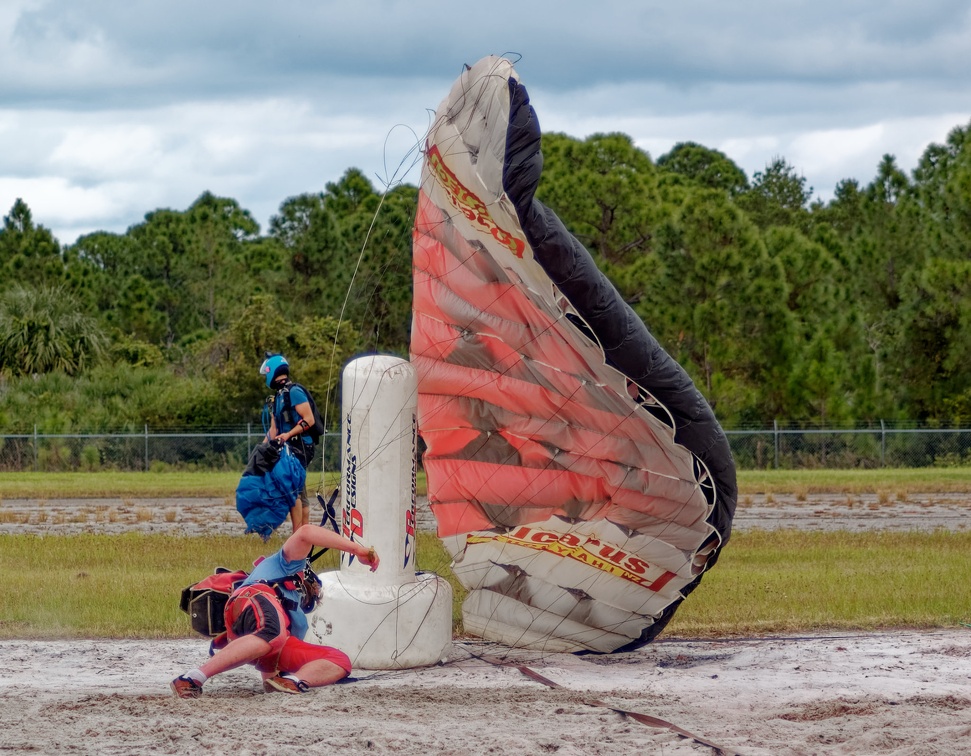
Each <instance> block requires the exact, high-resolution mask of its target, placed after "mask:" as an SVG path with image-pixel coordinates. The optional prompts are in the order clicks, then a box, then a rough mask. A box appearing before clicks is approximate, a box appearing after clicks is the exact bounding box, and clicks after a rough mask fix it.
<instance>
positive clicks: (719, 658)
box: [0, 495, 971, 756]
mask: <svg viewBox="0 0 971 756" xmlns="http://www.w3.org/2000/svg"><path fill="white" fill-rule="evenodd" d="M421 522H422V523H423V524H424V526H425V527H429V528H430V527H431V520H430V519H429V517H428V515H427V512H425V511H424V508H423V516H422V519H421ZM969 525H971V501H969V497H967V496H962V495H954V496H945V495H933V496H927V497H909V498H908V499H907V500H905V501H900V500H894V501H879V500H877V499H873V500H868V499H867V498H866V497H861V496H856V497H847V496H845V495H843V496H835V497H814V498H810V499H805V500H797V499H793V498H786V497H775V498H774V499H770V500H766V499H765V497H760V498H757V497H751V498H750V499H747V500H743V501H742V502H740V506H739V513H738V516H737V518H736V527H737V529H739V530H743V529H746V528H752V527H764V528H770V527H799V528H803V529H822V528H825V529H831V528H843V529H848V530H864V529H896V530H914V529H917V530H927V529H935V528H947V529H951V530H959V529H964V528H967V527H969ZM133 529H137V530H145V531H152V532H167V531H171V532H183V533H193V534H202V533H210V532H225V533H241V532H242V521H241V519H239V517H238V515H237V514H236V512H235V509H234V508H233V504H232V502H231V500H229V499H226V500H222V499H212V500H180V501H145V500H139V501H134V502H133V501H120V500H104V501H92V500H86V501H81V500H77V501H58V502H55V501H45V502H38V501H27V500H24V501H12V500H6V501H3V502H0V532H19V533H24V532H37V533H51V532H77V531H82V530H83V531H98V532H121V531H124V530H133ZM969 572H971V570H969ZM969 616H971V607H969ZM205 651H206V642H205V641H204V640H203V639H186V640H176V641H63V642H61V641H59V642H49V641H47V642H38V641H0V668H2V670H3V674H2V676H0V752H13V753H20V752H29V753H40V754H54V753H58V754H60V753H74V754H131V753H139V754H141V753H159V754H163V753H164V754H181V753H196V752H207V753H216V754H223V753H226V754H229V753H232V754H240V755H242V754H277V753H283V752H285V753H296V754H302V753H321V752H331V751H338V752H342V753H402V754H413V753H414V754H417V753H420V754H432V753H434V754H438V753H448V754H538V753H557V754H688V753H699V754H711V753H718V752H719V750H720V751H721V752H724V753H740V754H752V755H756V754H771V755H773V756H774V755H776V754H854V755H857V754H858V755H865V754H912V755H917V754H971V628H968V627H963V626H961V627H958V628H955V629H948V630H940V631H923V632H917V631H900V632H894V633H867V634H860V635H856V634H847V635H813V636H808V637H782V638H745V639H725V640H720V641H696V640H691V639H679V638H665V637H664V636H662V638H661V639H660V640H659V641H657V642H655V643H654V644H652V645H651V646H648V647H646V648H643V649H640V650H638V651H636V652H632V653H628V654H614V655H610V656H592V655H587V656H574V655H569V654H537V653H532V652H523V651H513V650H510V649H506V648H504V647H501V646H497V645H495V644H489V643H485V642H481V641H460V640H459V641H456V642H455V643H454V644H453V647H452V650H451V653H450V655H449V658H448V660H447V661H446V662H445V663H444V664H441V665H438V666H435V667H430V668H424V669H413V670H399V671H379V672H369V671H367V670H355V671H354V673H353V675H354V678H355V681H353V682H350V683H347V684H342V685H337V686H333V687H330V688H323V689H319V690H315V691H313V692H311V693H309V694H307V695H304V696H300V697H296V696H284V695H281V694H273V695H266V694H264V693H263V692H262V688H261V686H260V683H259V679H258V675H257V674H256V673H255V672H254V671H253V670H251V669H241V670H236V671H234V672H231V673H227V674H225V675H222V676H220V677H219V678H217V679H215V680H213V681H211V682H209V683H207V685H206V694H205V696H203V698H201V699H198V700H195V701H181V700H178V699H175V698H174V697H173V696H172V695H171V694H170V693H169V690H168V682H169V680H171V679H172V677H174V676H175V675H176V674H178V673H180V672H183V671H184V670H186V669H188V668H191V667H192V666H195V665H196V664H198V663H199V662H201V661H202V660H203V659H204V657H205ZM528 672H534V673H537V674H538V675H540V676H542V678H544V679H546V680H547V681H549V682H551V683H553V684H555V685H556V686H557V687H549V686H548V685H546V684H543V682H542V681H538V680H537V679H536V678H535V677H531V676H529V675H528V674H527V673H528ZM625 712H626V713H625ZM645 717H646V719H645ZM658 720H660V721H658ZM665 723H666V724H665ZM668 725H670V726H668Z"/></svg>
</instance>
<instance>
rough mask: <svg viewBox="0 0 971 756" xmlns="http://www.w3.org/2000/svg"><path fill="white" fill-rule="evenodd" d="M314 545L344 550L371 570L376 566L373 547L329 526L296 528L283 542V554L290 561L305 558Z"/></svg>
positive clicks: (375, 554)
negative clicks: (356, 541) (349, 537)
mask: <svg viewBox="0 0 971 756" xmlns="http://www.w3.org/2000/svg"><path fill="white" fill-rule="evenodd" d="M314 546H319V547H320V548H325V549H337V550H338V551H346V552H347V553H348V554H353V555H354V556H356V557H357V558H358V559H360V560H361V561H362V562H363V563H364V564H366V565H369V566H370V567H371V572H374V571H375V570H376V569H377V568H378V562H379V561H380V559H379V558H378V555H377V552H376V551H375V550H374V549H373V548H368V547H367V546H365V545H363V544H360V543H355V542H354V541H352V540H350V539H348V538H344V536H341V535H338V534H337V533H335V532H334V531H333V530H330V529H329V528H325V527H321V526H320V525H304V526H303V527H301V528H298V529H297V530H296V532H294V534H293V535H292V536H290V537H289V538H288V539H287V540H286V542H285V543H284V544H283V556H284V558H285V559H287V560H288V561H291V562H295V561H296V560H298V559H306V558H307V556H308V555H309V554H310V551H311V550H312V549H313V547H314Z"/></svg>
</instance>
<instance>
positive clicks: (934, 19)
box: [0, 0, 971, 244]
mask: <svg viewBox="0 0 971 756" xmlns="http://www.w3.org/2000/svg"><path fill="white" fill-rule="evenodd" d="M488 54H497V55H502V54H508V55H509V56H510V57H513V58H514V59H518V60H519V62H518V63H517V64H516V70H517V71H518V72H519V75H520V77H521V79H522V81H523V83H524V84H525V85H526V87H527V89H528V90H529V93H530V97H531V99H532V102H533V105H534V107H535V108H536V111H537V114H538V116H539V119H540V123H541V125H542V127H543V129H544V131H562V132H565V133H567V134H570V135H571V136H575V137H578V138H583V137H586V136H589V135H590V134H592V133H596V132H608V131H621V132H624V133H627V134H629V135H630V136H631V137H633V139H634V140H635V142H636V143H637V145H638V146H640V147H641V148H643V149H645V150H646V151H647V152H648V153H650V155H651V156H652V157H653V158H655V159H656V158H657V157H659V156H660V155H662V154H664V153H665V152H666V151H667V150H669V149H670V148H671V147H672V146H673V145H674V144H676V143H677V142H681V141H695V142H699V143H701V144H703V145H705V146H707V147H711V148H714V149H718V150H721V151H723V152H724V153H726V154H727V155H728V156H729V157H730V158H731V159H732V160H734V161H735V162H736V163H737V164H738V165H739V166H740V167H741V168H742V169H743V170H745V172H746V173H747V174H748V176H749V177H750V178H751V177H752V175H753V174H754V173H755V172H756V171H759V170H761V169H763V168H764V167H765V165H766V163H767V162H769V161H770V160H772V159H773V158H774V157H777V156H781V157H783V158H785V159H786V160H787V161H788V162H789V163H790V164H792V165H793V166H794V167H795V168H796V169H797V170H798V171H799V172H800V173H802V174H803V175H804V176H805V177H806V180H807V184H808V185H809V186H812V187H813V188H814V190H815V194H816V196H818V197H821V198H822V199H829V198H830V197H831V196H832V192H833V188H834V186H835V185H836V183H837V182H838V181H840V180H841V179H845V178H855V179H857V180H859V181H860V182H861V183H862V184H866V183H869V181H870V180H872V178H873V177H874V175H875V173H876V167H877V164H878V163H879V161H880V158H881V157H882V156H883V155H884V154H886V153H890V154H892V155H895V156H896V158H897V162H898V165H899V166H900V167H901V168H902V169H904V170H905V171H908V172H909V171H910V170H911V169H913V167H914V166H915V165H916V163H917V159H918V158H919V156H920V155H921V153H922V152H923V151H924V149H925V148H926V147H927V146H928V145H929V144H931V143H934V142H937V143H940V142H943V141H944V140H945V138H946V137H947V134H948V132H949V131H950V130H951V129H952V128H954V127H955V126H964V125H967V124H968V122H969V120H971V3H968V2H967V0H920V1H919V2H918V1H917V0H815V1H814V2H794V1H793V0H764V1H760V0H737V1H736V2H725V0H682V2H679V3H676V2H672V1H671V0H665V1H664V2H658V1H656V0H598V2H591V0H545V2H533V1H531V0H516V1H514V2H509V1H507V0H499V1H498V2H496V1H493V2H482V3H457V2H448V1H447V0H400V1H394V2H392V1H390V0H385V1H370V0H343V1H342V2H329V1H327V0H289V1H285V2H284V1H281V2H268V0H260V1H259V2H255V1H253V0H231V1H230V0H202V1H200V0H192V1H191V2H190V1H189V0H124V1H121V0H119V1H118V2H107V1H106V0H2V3H0V213H2V214H3V215H6V214H8V213H9V210H10V207H11V206H12V205H13V203H14V201H15V199H16V198H17V197H21V198H23V199H24V201H26V202H27V204H28V205H29V206H30V208H31V210H32V211H33V214H34V221H35V222H36V223H39V224H42V225H44V226H46V227H48V228H50V229H51V230H52V231H53V232H54V234H55V236H57V238H58V239H59V240H60V241H61V242H62V243H65V244H68V243H73V242H74V241H75V239H76V238H77V237H78V235H80V234H83V233H87V232H90V231H96V230H105V231H116V232H124V231H125V229H127V228H128V227H129V226H131V225H132V224H135V223H138V222H140V221H141V220H142V219H143V218H144V215H145V213H147V212H150V211H152V210H155V209H157V208H160V207H169V208H173V209H176V210H184V209H185V208H186V207H188V206H189V205H190V204H191V203H192V202H193V200H195V198H196V197H198V196H199V195H200V194H201V193H202V192H203V191H206V190H209V191H212V192H214V193H216V194H218V195H220V196H227V197H232V198H234V199H236V200H238V201H239V202H240V204H241V205H242V206H243V207H244V208H246V209H248V210H250V211H251V212H252V213H253V215H254V217H255V218H256V220H257V221H258V222H259V223H260V226H261V228H262V229H263V230H264V231H265V230H266V227H267V223H268V221H269V219H270V217H271V216H272V215H273V214H274V213H275V212H276V211H277V210H278V208H279V206H280V203H281V202H283V201H284V200H285V199H286V198H287V197H291V196H293V195H297V194H301V193H303V192H317V191H322V190H323V189H324V186H325V184H326V183H327V182H329V181H336V180H338V179H339V178H340V177H341V176H342V175H343V173H344V172H345V171H346V169H347V168H349V167H356V168H360V169H361V170H363V171H364V172H365V174H366V175H367V176H368V177H369V178H370V179H371V180H372V182H373V183H374V184H375V186H376V187H378V188H380V187H381V185H382V183H384V182H388V181H394V180H400V179H402V178H403V179H405V180H407V181H410V182H412V183H417V180H418V177H417V172H416V170H415V169H412V170H411V171H410V172H404V173H403V170H405V169H407V167H408V166H410V165H411V163H412V161H413V160H414V159H415V152H414V150H413V149H412V148H413V147H414V146H415V145H416V144H417V143H418V142H419V141H420V139H421V135H422V134H423V133H424V131H425V129H426V128H427V126H428V124H429V112H430V111H431V112H433V111H434V109H435V108H436V107H437V105H438V103H439V102H440V101H441V99H442V98H443V97H444V96H445V95H446V94H447V92H448V90H449V88H450V86H451V83H452V81H453V80H454V79H455V77H456V76H458V74H459V72H460V70H461V67H462V64H464V63H470V64H471V63H474V62H475V61H476V60H478V59H479V58H481V57H482V56H484V55H488ZM409 151H410V152H409ZM400 166H404V167H405V168H404V169H402V168H401V167H400Z"/></svg>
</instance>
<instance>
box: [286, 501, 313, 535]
mask: <svg viewBox="0 0 971 756" xmlns="http://www.w3.org/2000/svg"><path fill="white" fill-rule="evenodd" d="M305 509H307V508H306V507H305V506H304V505H303V502H302V501H301V500H300V497H299V496H298V497H297V500H296V501H294V502H293V506H292V507H290V525H292V526H293V532H294V533H296V532H297V530H298V529H299V528H300V526H301V525H303V512H304V510H305ZM307 514H308V515H309V514H310V513H309V511H308V513H307Z"/></svg>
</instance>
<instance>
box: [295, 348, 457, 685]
mask: <svg viewBox="0 0 971 756" xmlns="http://www.w3.org/2000/svg"><path fill="white" fill-rule="evenodd" d="M416 383H417V379H416V375H415V370H414V368H413V367H412V366H411V365H410V364H409V363H408V361H407V360H402V359H400V358H398V357H390V356H385V355H371V356H367V357H360V358H358V359H356V360H353V361H352V362H350V363H349V364H348V365H347V367H345V368H344V373H343V376H342V385H343V388H342V394H341V406H342V417H341V439H342V442H343V460H342V465H341V467H342V470H341V485H342V492H341V493H342V496H341V504H342V513H341V517H340V520H341V530H342V535H344V536H345V537H347V538H350V539H351V540H352V541H355V542H358V543H363V544H365V545H367V546H373V547H374V548H375V549H376V550H377V552H378V554H379V556H380V557H381V565H380V567H379V568H378V569H377V570H376V571H375V572H371V570H370V568H369V567H368V566H367V565H365V564H362V563H361V562H360V560H358V559H357V558H356V557H354V556H353V555H351V554H347V553H342V554H341V564H340V569H339V570H338V571H332V572H325V573H322V574H321V575H320V579H321V582H322V584H323V585H322V587H321V601H320V604H319V606H318V607H317V609H316V610H315V611H314V612H313V613H312V614H311V616H310V630H309V633H308V636H313V637H314V638H315V639H316V641H317V642H318V643H322V644H324V645H328V646H335V647H337V648H339V649H341V650H342V651H344V652H345V653H346V654H347V655H348V656H349V657H350V659H351V663H352V664H353V665H354V666H355V667H360V668H364V669H408V668H411V667H422V666H428V665H431V664H437V663H438V662H440V661H442V659H444V658H445V656H446V655H447V654H448V650H449V648H451V644H452V586H451V585H449V583H448V581H447V580H445V579H444V578H441V577H439V576H438V575H435V574H431V573H421V572H418V571H417V569H416V562H415V559H416V555H417V551H416V545H417V544H416V542H415V538H416V535H417V532H416V527H415V513H416V506H417V497H416V480H415V476H416V464H417V435H416V418H415V413H416V401H417V399H416Z"/></svg>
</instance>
